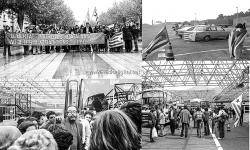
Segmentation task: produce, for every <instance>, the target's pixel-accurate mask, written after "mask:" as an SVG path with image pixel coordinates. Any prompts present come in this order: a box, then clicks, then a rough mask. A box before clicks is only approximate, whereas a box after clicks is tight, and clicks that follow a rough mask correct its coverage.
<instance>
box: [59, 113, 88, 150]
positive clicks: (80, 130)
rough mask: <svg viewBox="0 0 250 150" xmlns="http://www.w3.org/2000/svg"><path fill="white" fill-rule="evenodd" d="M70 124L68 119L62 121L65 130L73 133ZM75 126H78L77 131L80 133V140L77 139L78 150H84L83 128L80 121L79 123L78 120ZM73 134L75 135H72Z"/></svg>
mask: <svg viewBox="0 0 250 150" xmlns="http://www.w3.org/2000/svg"><path fill="white" fill-rule="evenodd" d="M68 124H69V120H68V118H66V119H65V120H63V121H62V125H63V128H64V129H66V130H67V131H69V132H70V133H71V131H70V129H69V128H68ZM75 124H76V126H77V130H78V133H79V134H78V139H77V150H82V149H83V143H82V132H83V126H82V124H81V123H80V121H78V120H76V122H75ZM71 134H73V133H71Z"/></svg>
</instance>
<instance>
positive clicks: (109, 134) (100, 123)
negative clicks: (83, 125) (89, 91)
mask: <svg viewBox="0 0 250 150" xmlns="http://www.w3.org/2000/svg"><path fill="white" fill-rule="evenodd" d="M139 137H140V136H139V134H138V133H137V131H136V126H135V124H134V123H133V122H132V121H131V119H130V118H129V117H128V116H127V115H126V114H125V113H123V112H122V111H120V110H108V111H105V112H102V113H99V114H98V115H97V117H96V119H95V121H94V124H93V132H92V134H91V138H90V147H89V150H137V149H140V140H139V139H140V138H139Z"/></svg>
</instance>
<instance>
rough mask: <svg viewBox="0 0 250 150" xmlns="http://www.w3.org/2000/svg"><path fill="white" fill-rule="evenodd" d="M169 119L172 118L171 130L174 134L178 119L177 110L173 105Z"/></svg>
mask: <svg viewBox="0 0 250 150" xmlns="http://www.w3.org/2000/svg"><path fill="white" fill-rule="evenodd" d="M168 115H169V120H170V131H171V134H172V135H174V131H175V127H176V119H177V111H176V109H174V107H173V106H171V107H170V110H169V112H168Z"/></svg>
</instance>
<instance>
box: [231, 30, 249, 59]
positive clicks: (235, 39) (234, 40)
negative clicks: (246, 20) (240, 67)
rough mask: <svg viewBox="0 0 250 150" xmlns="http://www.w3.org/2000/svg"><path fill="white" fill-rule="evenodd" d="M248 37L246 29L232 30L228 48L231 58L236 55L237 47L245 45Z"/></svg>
mask: <svg viewBox="0 0 250 150" xmlns="http://www.w3.org/2000/svg"><path fill="white" fill-rule="evenodd" d="M246 37H247V30H246V29H238V28H237V29H234V30H232V31H231V33H230V34H229V37H228V50H229V55H230V57H231V58H233V57H236V52H237V49H238V48H240V46H242V45H243V43H244V40H245V38H246Z"/></svg>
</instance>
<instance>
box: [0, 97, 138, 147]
mask: <svg viewBox="0 0 250 150" xmlns="http://www.w3.org/2000/svg"><path fill="white" fill-rule="evenodd" d="M140 113H141V105H140V104H139V103H134V102H130V103H128V104H125V105H123V106H122V107H121V108H120V109H113V110H106V111H101V112H97V113H95V111H90V110H83V111H80V112H79V111H78V110H77V109H76V107H75V106H69V107H68V108H67V113H66V116H65V117H61V116H58V115H57V114H56V113H55V112H54V111H49V112H47V113H46V114H43V113H42V112H37V111H34V112H33V113H32V115H30V116H27V117H21V118H19V119H18V121H17V126H0V131H1V132H0V149H1V150H23V149H36V150H45V149H46V150H47V149H49V150H124V149H126V150H139V149H140V148H141V145H140V141H141V130H140V128H141V127H140V126H141V118H140Z"/></svg>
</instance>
